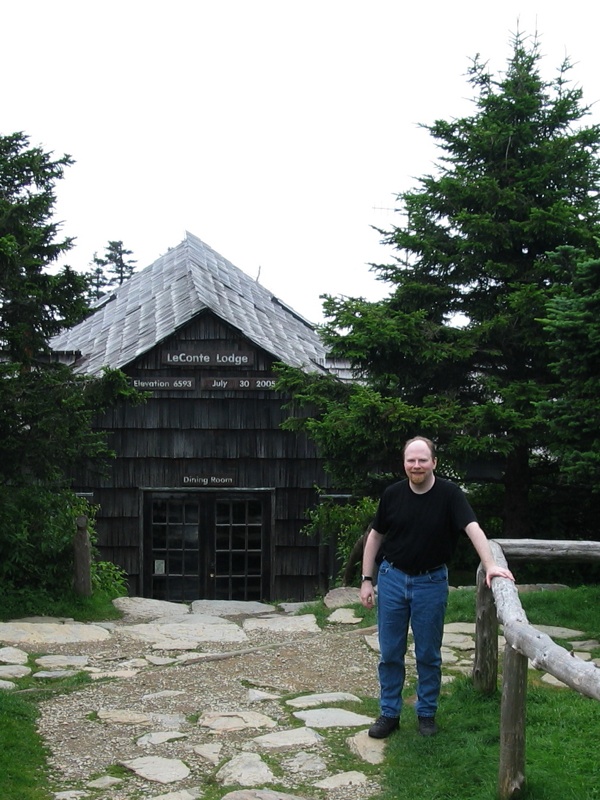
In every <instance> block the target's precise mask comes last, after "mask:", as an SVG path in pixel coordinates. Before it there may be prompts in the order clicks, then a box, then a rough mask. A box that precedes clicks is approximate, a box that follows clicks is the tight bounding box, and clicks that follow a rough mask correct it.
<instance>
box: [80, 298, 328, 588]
mask: <svg viewBox="0 0 600 800" xmlns="http://www.w3.org/2000/svg"><path fill="white" fill-rule="evenodd" d="M181 346H186V347H192V346H195V347H196V348H198V347H202V346H205V347H207V348H208V347H209V346H218V347H219V348H222V349H224V350H225V349H229V350H235V351H250V350H252V351H253V352H254V363H253V364H252V365H251V366H238V367H226V368H223V367H221V368H214V367H188V366H185V367H183V366H181V367H179V366H177V367H173V366H172V365H165V364H164V363H162V359H163V354H164V352H166V351H167V350H170V351H177V350H178V348H181ZM274 360H275V359H274V358H273V357H272V356H271V355H270V354H268V353H266V352H264V351H262V350H260V349H257V348H256V347H255V346H253V345H252V344H251V343H250V342H248V340H246V339H244V338H243V337H242V336H241V335H240V333H239V332H238V331H236V330H235V329H233V328H231V327H230V326H228V325H226V324H224V323H223V322H221V321H220V320H219V319H218V318H216V317H215V316H214V315H212V314H211V313H210V312H206V313H204V314H201V315H200V316H198V317H197V318H195V319H194V320H192V321H191V322H190V323H189V324H188V325H187V326H186V327H185V328H183V329H181V330H180V331H178V332H177V333H176V334H174V335H173V336H171V337H169V338H167V339H166V340H165V341H164V342H162V343H161V344H160V345H157V346H156V347H155V348H154V349H153V350H152V351H150V352H149V353H147V354H145V355H143V356H142V357H140V358H137V359H136V360H134V361H132V362H131V363H130V364H129V365H128V366H127V367H125V368H124V372H126V373H127V374H128V375H129V376H130V377H132V378H145V379H152V378H158V377H168V376H174V375H175V376H177V377H179V376H180V377H181V378H195V379H196V387H195V389H194V390H192V391H175V390H173V391H160V392H154V393H153V394H152V396H151V398H150V399H149V400H148V401H147V402H146V403H144V404H142V405H140V406H131V405H125V404H122V405H119V406H118V407H117V408H115V409H113V410H111V411H110V412H108V413H107V414H105V415H103V417H102V418H101V419H99V420H98V427H100V428H102V429H105V430H107V431H109V432H110V433H109V440H108V441H109V445H110V447H111V448H112V449H113V450H114V451H115V452H116V454H117V458H116V460H115V461H114V462H113V463H112V464H111V465H110V466H109V469H108V473H107V474H106V475H105V476H102V475H101V474H98V473H96V474H94V473H92V472H86V473H84V474H81V475H79V476H78V479H77V483H78V486H77V488H78V489H80V490H81V491H93V493H94V502H95V503H97V504H99V507H100V509H99V514H98V518H97V531H98V540H99V541H98V544H99V549H100V552H101V555H102V556H103V557H104V558H107V559H110V560H111V561H114V562H115V563H117V564H118V565H120V566H121V567H123V568H124V569H125V570H126V572H127V573H128V575H129V581H130V592H131V593H132V594H134V595H135V594H140V593H142V591H143V587H142V583H141V570H142V553H141V542H142V525H141V515H142V489H150V488H155V489H169V488H176V489H182V488H184V484H183V482H182V481H183V476H184V475H194V474H211V473H215V474H217V475H219V474H232V475H235V486H236V488H242V489H252V488H270V489H272V490H273V497H274V503H273V510H272V520H273V529H272V534H271V547H270V561H271V563H270V573H271V587H270V598H265V599H272V600H309V599H312V598H314V596H315V595H316V594H317V593H320V592H323V591H324V590H326V589H327V572H328V564H327V563H326V562H327V558H326V556H325V554H326V553H327V552H328V548H324V547H322V546H321V544H320V543H319V542H318V541H315V539H314V538H311V537H307V536H306V535H304V534H301V533H300V530H301V528H302V526H303V525H304V524H305V523H306V509H307V508H309V507H311V506H314V505H315V503H316V502H317V492H316V489H315V487H316V486H319V487H322V488H329V484H328V477H327V474H326V473H325V472H324V471H323V467H322V462H321V460H320V459H319V457H318V454H317V452H316V450H315V448H314V446H313V445H312V443H311V442H310V441H309V440H308V439H307V438H306V437H305V436H304V435H301V434H297V433H293V432H289V431H283V430H281V428H280V424H281V422H282V421H283V419H284V418H285V412H284V411H283V409H282V401H283V400H282V397H281V396H280V395H279V394H278V393H276V392H273V391H263V390H232V391H227V390H225V391H222V390H220V391H212V390H208V389H202V388H201V387H200V382H201V379H202V378H208V377H216V378H221V377H228V376H236V377H240V376H244V377H246V376H248V377H262V378H264V377H265V376H270V375H271V374H272V373H271V367H272V363H273V361H274Z"/></svg>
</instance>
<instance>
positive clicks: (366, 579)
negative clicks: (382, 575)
mask: <svg viewBox="0 0 600 800" xmlns="http://www.w3.org/2000/svg"><path fill="white" fill-rule="evenodd" d="M364 581H371V583H373V578H372V577H371V576H370V575H361V576H360V582H361V583H363V582H364Z"/></svg>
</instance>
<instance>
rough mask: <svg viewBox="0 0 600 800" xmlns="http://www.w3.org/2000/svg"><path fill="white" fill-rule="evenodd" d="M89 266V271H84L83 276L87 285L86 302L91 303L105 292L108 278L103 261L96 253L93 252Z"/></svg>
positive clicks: (108, 282) (108, 284)
mask: <svg viewBox="0 0 600 800" xmlns="http://www.w3.org/2000/svg"><path fill="white" fill-rule="evenodd" d="M90 266H91V267H92V269H91V270H89V272H85V273H84V277H85V279H86V281H87V286H88V289H87V299H88V302H89V303H90V304H92V303H94V302H95V301H96V300H99V299H100V298H101V297H102V295H103V294H105V292H106V290H107V289H108V288H109V286H110V279H109V278H108V277H107V275H106V273H105V272H104V266H103V263H102V262H101V260H100V259H99V258H98V254H97V253H94V257H93V258H92V263H91V264H90Z"/></svg>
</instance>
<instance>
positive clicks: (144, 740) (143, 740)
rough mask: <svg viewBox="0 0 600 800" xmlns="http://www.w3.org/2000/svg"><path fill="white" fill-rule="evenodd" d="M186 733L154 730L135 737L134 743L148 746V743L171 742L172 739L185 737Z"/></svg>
mask: <svg viewBox="0 0 600 800" xmlns="http://www.w3.org/2000/svg"><path fill="white" fill-rule="evenodd" d="M186 736H187V734H186V733H179V732H178V731H154V732H153V733H145V734H144V735H143V736H140V738H139V739H136V742H135V743H136V744H137V745H138V746H139V747H148V746H149V745H155V744H164V743H165V742H171V741H173V740H174V739H185V738H186Z"/></svg>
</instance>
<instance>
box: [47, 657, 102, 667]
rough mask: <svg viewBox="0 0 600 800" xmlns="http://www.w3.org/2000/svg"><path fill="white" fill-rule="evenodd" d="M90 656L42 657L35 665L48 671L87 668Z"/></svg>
mask: <svg viewBox="0 0 600 800" xmlns="http://www.w3.org/2000/svg"><path fill="white" fill-rule="evenodd" d="M89 660H90V659H89V656H40V657H39V658H36V660H35V663H36V664H37V665H38V666H39V667H45V668H46V669H62V668H63V667H85V666H87V664H88V662H89Z"/></svg>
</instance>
